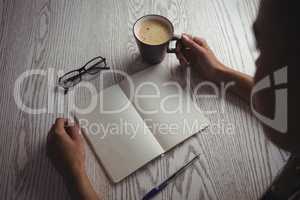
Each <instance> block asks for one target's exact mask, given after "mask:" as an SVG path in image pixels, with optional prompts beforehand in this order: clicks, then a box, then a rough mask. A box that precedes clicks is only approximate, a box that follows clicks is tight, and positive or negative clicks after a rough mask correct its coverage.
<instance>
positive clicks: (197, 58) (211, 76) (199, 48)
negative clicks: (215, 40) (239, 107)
mask: <svg viewBox="0 0 300 200" xmlns="http://www.w3.org/2000/svg"><path fill="white" fill-rule="evenodd" d="M176 50H177V52H176V56H177V58H178V60H179V62H180V64H182V65H188V64H189V65H190V66H191V67H192V68H194V69H196V70H197V71H198V72H199V74H200V75H201V76H202V77H203V78H205V79H208V80H212V81H216V82H219V81H221V80H220V79H221V78H219V77H218V74H219V71H221V70H222V69H224V68H226V67H225V66H224V65H223V64H222V63H221V62H220V61H219V60H218V59H217V57H216V56H215V54H214V53H213V51H212V50H211V49H210V48H209V46H208V45H207V43H206V41H205V40H204V39H202V38H199V37H191V36H189V35H187V34H183V35H182V40H181V42H178V43H177V47H176Z"/></svg>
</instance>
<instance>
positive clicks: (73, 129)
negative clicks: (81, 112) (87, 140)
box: [66, 124, 82, 140]
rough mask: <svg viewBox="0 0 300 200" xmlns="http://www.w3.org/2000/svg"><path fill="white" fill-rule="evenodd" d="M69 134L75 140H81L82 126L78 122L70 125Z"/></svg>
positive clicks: (67, 129)
mask: <svg viewBox="0 0 300 200" xmlns="http://www.w3.org/2000/svg"><path fill="white" fill-rule="evenodd" d="M66 131H67V134H68V135H69V136H70V137H71V138H72V139H73V140H81V139H82V137H81V132H80V127H79V125H78V124H75V125H73V126H68V127H67V128H66Z"/></svg>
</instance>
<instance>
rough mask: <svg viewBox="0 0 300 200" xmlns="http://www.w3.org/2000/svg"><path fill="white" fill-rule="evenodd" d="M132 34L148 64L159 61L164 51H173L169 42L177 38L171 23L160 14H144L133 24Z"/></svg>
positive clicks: (163, 55) (162, 57)
mask: <svg viewBox="0 0 300 200" xmlns="http://www.w3.org/2000/svg"><path fill="white" fill-rule="evenodd" d="M133 34H134V37H135V39H136V42H137V45H138V48H139V50H140V53H141V56H142V58H143V59H144V60H145V61H146V62H148V63H150V64H157V63H160V62H161V61H162V60H163V59H164V57H165V54H166V52H168V53H175V49H170V48H169V43H170V41H172V40H178V39H179V38H178V37H176V36H174V28H173V25H172V23H171V22H170V21H169V20H168V19H167V18H165V17H163V16H160V15H146V16H143V17H141V18H140V19H138V20H137V21H136V22H135V24H134V26H133Z"/></svg>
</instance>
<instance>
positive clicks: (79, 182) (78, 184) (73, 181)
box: [66, 173, 102, 200]
mask: <svg viewBox="0 0 300 200" xmlns="http://www.w3.org/2000/svg"><path fill="white" fill-rule="evenodd" d="M66 181H67V186H68V190H69V193H70V195H71V197H72V199H80V200H101V199H102V198H100V197H99V196H98V195H97V193H96V192H95V190H94V189H93V186H92V184H91V182H90V180H89V178H88V176H87V175H86V174H85V173H78V174H76V176H73V177H72V178H68V180H66Z"/></svg>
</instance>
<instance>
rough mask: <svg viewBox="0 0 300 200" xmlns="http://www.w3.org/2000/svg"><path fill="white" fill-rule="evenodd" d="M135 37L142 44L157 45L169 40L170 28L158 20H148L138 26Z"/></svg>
mask: <svg viewBox="0 0 300 200" xmlns="http://www.w3.org/2000/svg"><path fill="white" fill-rule="evenodd" d="M137 36H138V38H139V39H140V40H141V41H142V42H143V43H146V44H150V45H159V44H163V43H165V42H167V41H168V40H169V39H170V37H171V31H170V28H169V27H168V26H167V25H166V24H165V23H163V22H161V21H160V20H157V19H148V20H145V21H143V22H142V23H141V24H140V26H139V30H138V31H137Z"/></svg>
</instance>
